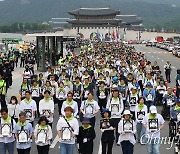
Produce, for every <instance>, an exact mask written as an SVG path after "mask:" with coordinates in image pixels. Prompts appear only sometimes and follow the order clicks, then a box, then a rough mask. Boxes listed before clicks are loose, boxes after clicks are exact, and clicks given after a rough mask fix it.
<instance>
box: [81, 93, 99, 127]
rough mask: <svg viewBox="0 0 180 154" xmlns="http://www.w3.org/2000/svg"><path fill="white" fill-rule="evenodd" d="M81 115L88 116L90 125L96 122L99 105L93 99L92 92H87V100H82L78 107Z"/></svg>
mask: <svg viewBox="0 0 180 154" xmlns="http://www.w3.org/2000/svg"><path fill="white" fill-rule="evenodd" d="M80 110H81V113H82V114H83V117H88V118H90V122H91V126H92V127H94V126H95V123H96V118H95V116H96V114H97V113H98V112H99V110H100V107H99V105H98V102H96V101H95V100H94V95H93V93H92V92H89V93H88V98H87V100H84V101H83V102H82V104H81V107H80Z"/></svg>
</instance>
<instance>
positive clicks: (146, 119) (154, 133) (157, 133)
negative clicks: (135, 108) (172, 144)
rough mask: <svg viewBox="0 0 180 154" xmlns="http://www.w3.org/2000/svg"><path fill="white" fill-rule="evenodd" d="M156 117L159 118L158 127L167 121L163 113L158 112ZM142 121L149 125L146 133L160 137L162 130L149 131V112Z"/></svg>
mask: <svg viewBox="0 0 180 154" xmlns="http://www.w3.org/2000/svg"><path fill="white" fill-rule="evenodd" d="M156 118H157V119H158V128H159V127H160V125H163V124H164V122H165V121H164V119H163V117H162V115H160V114H158V113H157V115H156ZM142 123H143V124H144V125H146V126H147V128H146V134H148V135H149V137H152V138H155V137H160V131H157V132H149V114H147V115H146V116H145V117H144V119H143V121H142Z"/></svg>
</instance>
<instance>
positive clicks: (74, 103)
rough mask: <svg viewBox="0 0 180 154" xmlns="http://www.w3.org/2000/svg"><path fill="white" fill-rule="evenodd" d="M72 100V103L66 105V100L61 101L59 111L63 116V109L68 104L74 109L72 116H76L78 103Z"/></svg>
mask: <svg viewBox="0 0 180 154" xmlns="http://www.w3.org/2000/svg"><path fill="white" fill-rule="evenodd" d="M72 101H73V104H72V105H68V104H67V103H66V101H64V102H63V104H62V107H61V113H62V115H63V116H65V112H64V109H65V108H66V107H68V106H70V107H72V109H73V110H74V116H75V117H76V116H77V114H78V104H77V102H76V101H74V100H72Z"/></svg>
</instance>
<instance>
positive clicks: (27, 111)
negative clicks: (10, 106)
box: [24, 109, 32, 120]
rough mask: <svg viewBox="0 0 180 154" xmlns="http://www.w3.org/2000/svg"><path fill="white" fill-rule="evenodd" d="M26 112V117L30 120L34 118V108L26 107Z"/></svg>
mask: <svg viewBox="0 0 180 154" xmlns="http://www.w3.org/2000/svg"><path fill="white" fill-rule="evenodd" d="M24 112H25V113H26V119H27V120H30V119H31V118H32V109H24Z"/></svg>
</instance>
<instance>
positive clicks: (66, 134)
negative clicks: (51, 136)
mask: <svg viewBox="0 0 180 154" xmlns="http://www.w3.org/2000/svg"><path fill="white" fill-rule="evenodd" d="M61 139H62V140H64V141H70V140H71V139H72V130H71V128H70V127H62V138H61Z"/></svg>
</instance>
